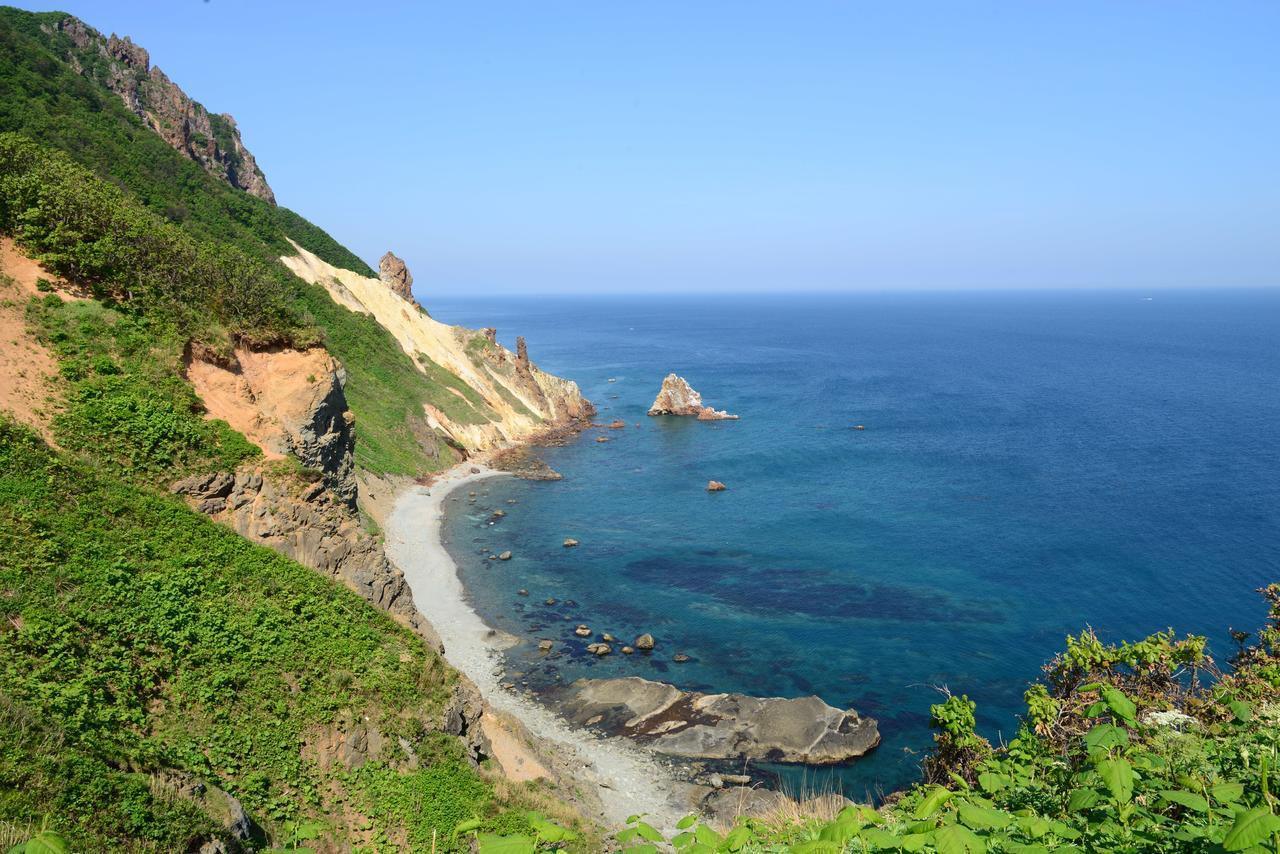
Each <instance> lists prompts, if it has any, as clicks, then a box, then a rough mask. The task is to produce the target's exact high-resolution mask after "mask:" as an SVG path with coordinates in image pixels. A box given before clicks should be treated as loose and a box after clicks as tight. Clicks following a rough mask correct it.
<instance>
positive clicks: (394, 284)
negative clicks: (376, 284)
mask: <svg viewBox="0 0 1280 854" xmlns="http://www.w3.org/2000/svg"><path fill="white" fill-rule="evenodd" d="M378 278H380V279H382V283H383V284H384V285H386V286H387V287H389V288H391V292H392V293H394V294H397V295H399V296H401V297H404V298H405V299H407V300H408V301H409V302H411V303H413V304H414V305H417V304H418V301H417V300H416V299H414V298H413V274H412V273H410V272H409V268H408V267H407V266H406V265H405V263H404V260H403V259H401V258H399V257H397V256H396V254H395V253H394V252H387V254H386V255H383V256H382V260H380V261H379V262H378Z"/></svg>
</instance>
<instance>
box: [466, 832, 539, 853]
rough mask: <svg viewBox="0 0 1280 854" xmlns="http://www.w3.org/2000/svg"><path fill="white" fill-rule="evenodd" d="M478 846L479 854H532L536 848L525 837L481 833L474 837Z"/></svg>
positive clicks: (531, 841) (530, 840)
mask: <svg viewBox="0 0 1280 854" xmlns="http://www.w3.org/2000/svg"><path fill="white" fill-rule="evenodd" d="M476 841H477V842H478V843H479V845H480V854H534V852H535V851H537V846H535V845H534V842H533V840H532V839H530V838H529V837H527V836H498V835H497V834H496V833H481V834H480V835H479V836H477V837H476Z"/></svg>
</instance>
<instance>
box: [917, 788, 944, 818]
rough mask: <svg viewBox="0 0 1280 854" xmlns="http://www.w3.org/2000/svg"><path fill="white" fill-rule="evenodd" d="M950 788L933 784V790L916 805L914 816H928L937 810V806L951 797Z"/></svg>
mask: <svg viewBox="0 0 1280 854" xmlns="http://www.w3.org/2000/svg"><path fill="white" fill-rule="evenodd" d="M951 795H952V792H951V790H950V789H944V788H943V787H942V786H934V787H933V791H931V792H929V794H927V795H925V797H924V800H922V801H921V802H920V804H919V806H917V807H916V812H915V817H916V818H928V817H929V816H931V815H933V814H934V813H935V812H937V811H938V807H940V806H942V805H943V804H945V803H946V802H947V800H948V799H949V798H950V797H951Z"/></svg>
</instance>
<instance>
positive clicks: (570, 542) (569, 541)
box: [564, 537, 578, 549]
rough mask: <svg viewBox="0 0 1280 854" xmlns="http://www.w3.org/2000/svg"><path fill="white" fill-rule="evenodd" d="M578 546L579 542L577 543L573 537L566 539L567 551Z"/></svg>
mask: <svg viewBox="0 0 1280 854" xmlns="http://www.w3.org/2000/svg"><path fill="white" fill-rule="evenodd" d="M577 544H578V541H577V540H575V539H574V538H573V537H566V538H565V541H564V547H565V548H566V549H571V548H573V547H574V546H576V545H577Z"/></svg>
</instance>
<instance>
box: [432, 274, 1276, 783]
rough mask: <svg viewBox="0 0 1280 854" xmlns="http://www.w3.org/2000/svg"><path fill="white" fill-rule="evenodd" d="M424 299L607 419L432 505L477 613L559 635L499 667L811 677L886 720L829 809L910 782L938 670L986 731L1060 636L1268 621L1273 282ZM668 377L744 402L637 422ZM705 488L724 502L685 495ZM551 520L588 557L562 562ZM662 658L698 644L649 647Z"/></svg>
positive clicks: (821, 691) (811, 683)
mask: <svg viewBox="0 0 1280 854" xmlns="http://www.w3.org/2000/svg"><path fill="white" fill-rule="evenodd" d="M431 308H432V312H433V314H434V316H436V317H438V318H439V319H442V320H445V321H447V322H450V323H461V324H464V325H468V326H472V327H480V326H496V327H498V330H499V337H500V339H501V340H502V341H503V342H504V343H506V344H507V345H508V346H512V347H514V344H513V342H514V336H515V335H516V334H523V335H525V336H526V337H527V339H528V342H529V351H530V355H531V357H532V359H533V360H534V362H535V363H537V364H538V365H540V366H541V367H542V368H544V369H546V370H549V371H552V372H554V373H557V374H562V375H564V376H568V377H571V378H573V379H575V380H577V381H578V383H579V384H580V385H581V386H582V390H583V392H584V393H585V394H586V395H587V396H588V397H590V398H591V399H592V400H593V401H594V402H595V403H596V404H597V406H598V408H599V410H600V415H599V420H601V421H605V422H607V421H610V420H612V419H614V418H622V419H624V420H625V421H626V422H627V424H628V426H627V428H626V429H625V430H605V431H596V430H592V431H588V432H587V433H586V434H584V435H583V436H582V437H581V439H580V440H578V441H576V442H575V443H573V444H571V445H569V446H567V447H561V448H550V449H546V450H545V451H543V454H542V455H543V457H544V458H545V459H546V460H547V462H548V463H549V464H550V465H552V466H553V467H554V468H556V469H557V470H558V471H560V472H561V473H563V475H564V480H563V481H560V482H555V483H533V482H525V481H518V480H514V479H504V480H498V481H489V482H488V483H487V484H485V485H484V486H483V487H482V494H481V495H480V496H479V499H478V501H477V503H476V504H474V505H468V504H466V503H465V501H459V502H455V503H453V504H452V507H453V508H455V510H454V512H453V513H452V515H451V517H450V518H449V520H448V522H447V535H448V537H449V538H450V541H451V544H450V547H451V549H452V550H453V552H454V554H455V557H456V558H457V560H458V563H459V567H460V572H461V573H462V574H463V578H464V581H465V582H466V585H467V587H468V589H469V590H470V593H471V596H472V598H473V600H474V604H475V606H476V608H477V610H478V611H479V612H480V613H481V615H482V616H483V617H484V618H485V619H487V620H488V621H489V622H490V623H491V624H493V625H496V626H498V627H500V628H502V629H504V630H506V631H509V632H512V633H514V634H516V635H520V636H522V637H528V638H542V637H550V638H555V639H557V640H561V641H564V642H565V643H566V644H568V645H569V646H570V647H571V648H572V649H574V650H576V652H574V653H573V654H557V655H555V656H552V657H551V658H548V659H540V658H538V656H537V655H536V650H534V653H535V654H530V653H529V651H528V649H529V648H528V647H524V648H520V649H517V650H516V651H515V652H514V653H513V654H512V659H511V661H510V668H511V670H512V672H514V673H517V674H520V675H519V676H516V677H514V678H515V681H521V680H527V681H528V682H529V683H530V684H533V685H537V686H542V685H546V684H548V683H550V682H554V681H556V680H564V681H571V680H573V679H575V678H578V677H580V676H593V677H606V676H615V675H624V674H638V675H641V676H646V677H649V678H656V679H663V680H667V681H672V682H675V683H677V684H679V685H681V686H683V687H685V688H696V689H702V690H708V691H744V692H749V693H754V694H765V695H783V696H797V695H803V694H810V693H816V694H818V695H820V696H822V697H823V698H824V699H825V700H827V701H828V702H829V703H832V704H833V705H837V706H852V707H854V708H856V709H858V710H859V711H860V712H862V713H864V714H867V715H871V716H873V717H875V718H877V719H879V722H880V727H881V732H882V735H883V743H882V745H881V746H880V747H879V748H878V750H876V751H875V752H874V753H873V754H872V755H870V756H869V757H868V758H866V759H864V760H862V761H861V762H859V763H856V764H855V765H854V766H852V767H851V768H848V769H843V770H841V771H840V772H838V778H839V783H840V785H842V786H843V788H844V789H845V791H846V793H848V794H850V795H853V796H861V795H865V794H867V793H869V792H870V793H875V792H877V791H887V790H890V789H892V788H894V787H896V786H898V785H901V784H903V783H904V782H906V781H909V780H911V779H913V778H914V777H915V776H916V773H917V769H918V765H919V760H920V755H919V753H920V751H923V750H925V749H927V747H928V745H929V743H930V733H929V730H928V708H929V705H930V704H931V703H934V702H938V701H939V700H940V696H941V695H940V694H939V693H938V690H937V689H938V687H940V686H946V687H948V688H949V689H950V690H951V691H953V692H956V693H965V694H968V695H969V697H971V698H972V699H974V700H976V701H977V703H978V713H979V716H980V722H981V725H982V727H983V729H984V730H985V732H986V733H987V734H988V735H989V736H991V737H992V738H996V737H998V736H1000V735H1001V734H1003V735H1005V736H1011V735H1012V733H1013V731H1014V728H1015V717H1016V715H1017V714H1018V713H1019V712H1020V711H1021V708H1022V706H1021V697H1022V693H1023V691H1024V690H1025V688H1026V686H1027V684H1028V682H1030V681H1031V680H1033V679H1034V678H1035V677H1036V676H1037V674H1038V672H1039V668H1040V666H1041V665H1042V663H1043V662H1044V661H1045V660H1046V659H1048V658H1049V657H1051V656H1052V655H1053V654H1054V653H1055V652H1056V651H1057V650H1059V649H1060V648H1061V647H1062V641H1063V637H1064V635H1066V634H1067V633H1069V632H1078V631H1079V630H1081V629H1082V628H1083V627H1084V626H1085V625H1092V626H1094V627H1095V628H1096V629H1097V630H1098V631H1099V632H1100V633H1102V634H1103V635H1104V636H1105V637H1107V638H1110V639H1116V640H1118V639H1122V638H1135V637H1138V636H1142V635H1145V634H1147V633H1150V632H1153V631H1156V630H1160V629H1164V628H1166V627H1170V626H1172V627H1174V628H1176V629H1177V630H1178V631H1179V632H1194V633H1201V634H1207V635H1208V636H1209V638H1210V640H1211V642H1212V647H1213V649H1214V651H1216V653H1217V654H1218V656H1219V658H1220V659H1225V658H1226V656H1227V654H1228V653H1229V651H1230V640H1229V638H1228V637H1227V634H1226V632H1227V629H1228V627H1231V626H1234V627H1239V628H1250V629H1252V628H1255V627H1256V626H1258V625H1259V624H1260V623H1261V621H1262V619H1263V617H1264V614H1265V609H1264V608H1263V607H1262V604H1261V599H1260V598H1259V597H1258V596H1257V595H1256V594H1255V593H1254V589H1255V588H1257V587H1259V586H1261V585H1263V584H1265V583H1267V582H1270V581H1275V580H1280V292H1276V291H1252V292H1249V291H1215V292H1209V291H1202V292H1185V291H1184V292H1178V291H1168V292H1164V291H1154V292H1153V291H1147V292H1124V291H1113V292H1103V293H1098V292H1085V293H1081V292H1074V293H1072V292H1023V293H997V292H983V293H918V294H905V295H904V294H898V295H887V294H857V295H841V296H818V295H805V294H792V295H785V296H783V295H773V296H715V297H708V296H699V297H695V296H685V297H669V296H664V297H645V298H639V297H636V298H629V297H598V298H546V299H543V298H540V299H511V298H503V299H500V300H456V299H455V300H433V301H431ZM671 371H675V372H677V373H679V374H681V375H682V376H684V377H686V378H687V379H688V380H689V381H690V383H692V385H693V386H694V388H696V389H697V390H699V391H700V392H701V393H702V395H703V398H704V400H705V401H706V402H707V403H709V404H711V405H713V406H715V407H717V408H724V409H728V410H729V411H731V412H734V413H738V414H739V415H741V420H740V421H736V422H710V423H708V422H697V421H694V420H690V419H678V418H648V417H646V415H645V410H646V409H647V408H648V406H649V404H650V403H651V402H652V400H653V398H654V395H655V394H656V393H657V390H658V387H659V385H660V383H661V381H662V378H663V377H664V376H665V375H666V374H667V373H668V372H671ZM610 378H612V379H614V380H616V381H615V382H610V381H609V380H610ZM857 424H862V425H865V428H866V429H865V430H854V429H852V427H853V426H854V425H857ZM601 434H603V435H607V436H608V437H609V439H610V441H609V442H608V443H607V444H601V443H597V442H596V441H595V437H596V436H597V435H601ZM712 478H714V479H716V480H720V481H723V482H724V483H726V484H727V485H728V490H727V491H726V492H723V493H719V494H709V493H707V492H706V490H705V486H706V483H707V481H708V480H709V479H712ZM509 500H514V501H515V502H516V503H514V504H510V503H508V501H509ZM498 508H501V509H504V510H506V511H507V515H506V517H505V518H503V519H502V520H501V521H500V522H499V523H498V524H496V525H493V526H490V525H488V524H487V521H488V519H489V514H490V512H491V511H492V510H493V509H498ZM570 536H571V537H575V538H577V539H578V540H580V541H581V546H580V547H578V548H576V549H566V548H563V547H562V545H561V543H562V541H563V540H564V538H565V537H570ZM482 547H488V548H491V549H494V550H502V549H511V550H512V551H513V552H514V555H515V557H514V558H513V559H512V560H511V561H509V562H506V563H498V562H493V561H488V560H485V559H484V556H483V555H482V554H481V553H480V552H479V549H480V548H482ZM519 588H527V589H528V590H529V591H530V593H531V595H530V596H529V597H527V598H523V597H520V596H518V595H517V594H516V591H517V590H518V589H519ZM547 597H555V598H556V599H558V600H561V601H562V602H563V600H566V599H567V600H572V601H573V602H575V603H576V604H575V605H573V606H566V605H564V604H560V605H557V606H556V607H553V608H548V607H545V606H544V605H543V604H542V602H543V600H544V599H546V598H547ZM578 622H585V623H587V624H589V625H590V626H591V627H592V628H593V629H594V630H596V631H609V632H612V633H613V634H615V635H618V636H619V637H623V638H631V637H633V636H634V635H636V634H637V633H639V632H642V631H649V632H652V633H653V634H654V635H656V636H657V638H658V644H659V649H658V651H657V653H656V654H655V655H653V656H651V657H642V656H638V655H637V656H623V655H619V654H614V655H612V656H609V657H608V658H606V659H604V660H596V659H594V658H593V657H591V656H588V655H586V654H585V653H584V652H582V646H583V645H584V643H585V642H581V641H578V639H576V638H574V636H573V634H572V629H573V627H574V626H575V625H576V624H577V623H578ZM677 651H680V652H685V653H687V654H688V655H690V656H692V657H693V660H692V661H691V662H689V663H687V664H681V665H677V664H673V663H671V662H670V657H671V655H673V654H674V653H676V652H677Z"/></svg>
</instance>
